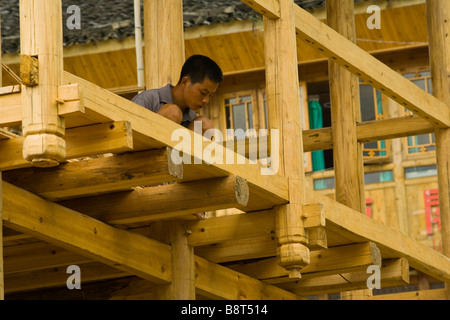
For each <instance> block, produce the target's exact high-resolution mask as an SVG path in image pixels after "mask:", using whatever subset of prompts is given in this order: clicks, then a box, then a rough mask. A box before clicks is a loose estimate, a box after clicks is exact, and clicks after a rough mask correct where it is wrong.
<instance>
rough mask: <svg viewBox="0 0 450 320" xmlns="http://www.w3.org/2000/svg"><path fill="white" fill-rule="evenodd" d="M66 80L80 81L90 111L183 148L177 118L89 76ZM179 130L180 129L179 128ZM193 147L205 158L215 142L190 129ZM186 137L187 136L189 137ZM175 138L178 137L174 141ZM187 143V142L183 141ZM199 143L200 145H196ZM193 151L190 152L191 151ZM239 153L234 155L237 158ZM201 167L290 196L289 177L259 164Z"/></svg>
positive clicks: (152, 140)
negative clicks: (264, 171) (264, 170)
mask: <svg viewBox="0 0 450 320" xmlns="http://www.w3.org/2000/svg"><path fill="white" fill-rule="evenodd" d="M64 77H65V83H66V84H70V83H78V84H79V85H80V86H81V87H82V90H83V92H84V98H85V99H84V101H85V107H86V112H88V111H89V112H91V113H93V114H98V115H102V116H103V117H107V118H109V119H112V120H114V121H119V120H122V121H128V122H130V123H131V127H132V129H133V136H136V135H139V136H140V138H141V139H142V138H144V137H146V138H147V143H148V146H149V148H150V146H153V147H154V148H158V147H159V148H161V147H164V146H169V147H171V148H181V147H180V146H179V144H180V138H177V139H175V138H172V133H174V132H176V131H175V130H177V129H182V130H185V128H184V127H182V126H180V125H177V124H176V123H174V122H173V121H170V120H169V119H166V118H164V117H162V116H160V115H158V114H156V113H154V112H151V111H149V110H147V109H145V108H142V107H141V106H139V105H137V104H135V103H133V102H131V101H129V100H127V99H124V98H122V97H120V96H117V95H115V94H113V93H111V92H108V91H107V90H104V89H102V88H100V87H98V86H96V85H94V84H92V83H89V82H88V81H86V80H83V79H81V78H79V77H76V76H74V75H71V74H69V73H65V76H64ZM178 132H179V131H178ZM183 133H187V137H189V139H190V141H191V143H192V145H193V146H194V147H193V148H190V149H191V150H183V151H186V154H191V155H192V156H193V157H194V158H197V159H203V154H204V152H205V149H206V148H208V146H209V145H210V144H212V143H213V142H203V145H200V144H202V139H203V137H201V136H200V135H199V134H197V133H195V132H193V131H190V130H186V131H183ZM187 137H186V139H188V138H187ZM174 140H175V141H174ZM183 144H184V143H183ZM196 145H197V147H195V146H196ZM214 146H216V147H217V148H216V149H215V150H216V152H220V151H222V154H223V155H226V151H225V148H224V147H223V146H222V145H220V144H217V145H214ZM189 151H190V152H189ZM235 157H237V155H234V157H233V158H235ZM193 166H196V167H197V168H198V170H199V171H202V172H204V173H206V174H207V175H209V176H210V177H218V176H227V175H236V176H241V177H242V178H244V179H245V180H247V182H248V183H249V188H252V187H255V189H258V191H259V193H260V194H261V195H263V196H264V195H265V196H267V197H272V198H277V199H278V200H279V201H282V202H284V203H286V202H287V200H288V199H287V198H288V185H287V179H286V178H284V177H279V176H277V175H262V174H261V172H262V171H261V170H262V169H261V167H260V166H259V165H256V164H255V165H248V163H247V165H244V164H238V163H235V164H227V163H226V161H223V163H217V162H214V163H212V164H210V165H208V164H206V163H205V162H204V161H203V162H202V164H201V165H198V164H193Z"/></svg>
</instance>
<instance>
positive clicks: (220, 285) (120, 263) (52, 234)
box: [3, 182, 299, 299]
mask: <svg viewBox="0 0 450 320" xmlns="http://www.w3.org/2000/svg"><path fill="white" fill-rule="evenodd" d="M3 188H4V216H3V219H4V223H5V225H6V226H8V227H10V228H13V229H16V230H19V231H22V232H27V233H29V234H31V235H32V236H35V237H37V238H39V239H42V240H44V241H47V242H50V243H54V244H55V245H58V246H61V247H63V248H66V249H68V250H70V251H73V252H75V253H79V254H81V255H84V256H86V257H89V258H92V259H94V260H97V261H99V262H102V263H105V264H107V265H109V266H112V267H114V268H117V269H120V270H122V271H125V272H127V273H130V274H134V275H137V276H140V277H142V278H144V279H147V280H150V281H152V282H154V283H157V284H163V283H168V282H170V281H171V280H172V268H171V263H172V262H171V253H170V252H171V248H170V246H168V245H165V244H163V243H160V242H158V241H155V240H152V239H150V238H147V237H144V236H142V235H139V234H136V233H132V232H130V231H125V230H121V229H117V228H114V227H111V226H109V225H107V224H105V223H103V222H100V221H98V220H96V219H93V218H90V217H88V216H86V215H83V214H80V213H78V212H75V211H73V210H70V209H67V208H64V207H62V206H59V205H57V204H55V203H53V202H50V201H47V200H43V199H41V198H39V197H38V196H35V195H33V194H31V193H29V192H27V191H25V190H22V189H20V188H17V187H15V186H13V185H11V184H9V183H7V182H3ZM194 259H195V266H196V271H195V274H196V275H197V276H196V279H195V286H196V288H197V290H200V291H201V292H203V293H204V294H207V295H208V296H210V297H219V298H228V299H232V297H239V296H240V295H242V297H247V299H264V298H269V299H270V298H272V299H298V298H299V297H298V296H296V295H294V294H292V293H290V292H287V291H285V290H282V289H279V288H277V287H274V286H271V285H268V284H264V283H262V282H260V281H259V280H256V279H252V278H250V277H248V276H245V275H242V274H240V273H238V272H236V271H232V270H230V269H228V268H226V267H222V266H219V265H217V264H215V263H212V262H209V261H207V260H205V259H203V258H200V257H194ZM211 279H213V280H211Z"/></svg>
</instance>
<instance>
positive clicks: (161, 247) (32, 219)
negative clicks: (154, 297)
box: [3, 182, 172, 283]
mask: <svg viewBox="0 0 450 320" xmlns="http://www.w3.org/2000/svg"><path fill="white" fill-rule="evenodd" d="M3 191H4V212H3V220H4V223H5V225H6V226H8V227H10V228H13V229H16V230H18V231H22V232H25V233H29V234H31V235H32V236H35V237H37V238H39V239H42V240H44V241H48V242H51V243H54V244H55V245H58V246H61V247H63V248H66V249H68V250H71V251H73V252H76V253H79V254H82V255H85V256H87V257H90V258H92V259H95V260H97V261H100V262H103V263H105V264H107V265H110V266H113V267H115V268H118V269H120V270H123V271H126V272H129V273H131V274H135V275H138V276H140V277H143V278H145V279H147V280H150V281H153V282H155V283H164V282H166V283H167V282H169V281H171V277H172V274H171V268H170V266H171V257H170V246H168V245H165V244H162V243H160V242H158V241H155V240H152V239H150V238H146V237H144V236H141V235H138V234H133V233H131V232H128V231H125V230H121V229H116V228H114V227H111V226H109V225H107V224H105V223H103V222H100V221H98V220H95V219H93V218H90V217H88V216H85V215H82V214H80V213H77V212H75V211H73V210H70V209H67V208H64V207H61V206H59V205H57V204H54V203H53V202H49V201H46V200H43V199H41V198H39V197H38V196H35V195H33V194H31V193H29V192H27V191H25V190H23V189H20V188H18V187H15V186H13V185H11V184H9V183H7V182H3Z"/></svg>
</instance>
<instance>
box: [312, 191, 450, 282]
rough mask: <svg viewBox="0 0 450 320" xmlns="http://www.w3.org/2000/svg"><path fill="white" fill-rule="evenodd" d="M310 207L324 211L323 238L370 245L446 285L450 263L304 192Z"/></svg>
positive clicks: (356, 214)
mask: <svg viewBox="0 0 450 320" xmlns="http://www.w3.org/2000/svg"><path fill="white" fill-rule="evenodd" d="M306 194H307V200H308V202H310V203H321V204H323V206H324V209H325V211H326V226H327V234H328V233H336V234H338V235H340V236H342V237H345V238H347V239H349V240H348V241H358V240H357V239H359V241H361V240H363V239H364V240H363V241H370V242H374V243H375V244H377V246H378V247H379V249H380V251H381V254H382V257H383V259H384V258H398V257H403V258H406V259H408V262H409V263H410V265H411V266H412V267H413V268H415V269H417V270H419V271H422V272H423V273H426V274H429V275H430V276H432V277H434V278H436V279H439V280H441V281H448V280H449V279H450V259H449V258H447V257H445V256H443V255H442V254H440V253H438V252H437V251H435V250H433V249H431V248H428V247H426V246H425V245H422V244H421V243H419V242H417V241H416V240H414V239H412V238H410V237H408V236H406V235H404V234H402V233H401V232H399V231H397V230H394V229H392V228H390V227H388V226H385V225H383V224H381V223H379V222H376V221H374V220H373V219H371V218H369V217H367V216H365V215H363V214H361V213H359V212H357V211H354V210H352V209H350V208H348V207H347V206H344V205H342V204H340V203H337V202H335V201H333V200H332V199H330V198H328V197H326V196H324V195H321V194H319V193H317V192H313V191H312V190H311V191H310V192H307V193H306ZM350 243H351V242H350Z"/></svg>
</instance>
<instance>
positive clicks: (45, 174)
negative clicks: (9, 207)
mask: <svg viewBox="0 0 450 320" xmlns="http://www.w3.org/2000/svg"><path fill="white" fill-rule="evenodd" d="M182 178H183V167H182V165H176V164H174V163H173V162H172V161H171V157H170V150H167V149H166V148H164V149H158V150H152V151H144V152H139V153H128V154H121V155H116V156H111V157H105V158H94V159H86V160H83V159H82V160H80V161H74V162H68V163H65V164H61V165H60V166H59V167H57V168H51V169H42V168H26V169H19V170H12V171H7V172H5V181H8V182H10V183H12V184H14V185H16V186H18V187H21V188H23V189H25V190H28V191H30V192H32V193H35V194H37V195H39V196H41V197H43V198H45V199H48V200H52V201H57V200H63V199H69V198H75V197H82V196H92V195H97V194H102V193H110V192H115V191H123V190H130V189H131V188H132V187H136V186H140V185H152V184H155V185H156V184H162V183H164V182H172V181H180V179H182Z"/></svg>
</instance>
